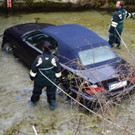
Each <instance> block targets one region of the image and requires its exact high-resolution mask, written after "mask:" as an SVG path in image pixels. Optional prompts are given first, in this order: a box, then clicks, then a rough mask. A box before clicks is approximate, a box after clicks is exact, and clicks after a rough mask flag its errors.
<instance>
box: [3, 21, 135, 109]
mask: <svg viewBox="0 0 135 135" xmlns="http://www.w3.org/2000/svg"><path fill="white" fill-rule="evenodd" d="M44 41H49V42H50V43H51V44H52V45H53V49H52V53H53V54H54V55H56V56H57V57H58V58H59V62H60V64H61V67H62V80H61V84H62V85H63V87H64V90H65V91H66V92H68V93H69V94H70V95H71V96H72V97H73V98H77V96H79V100H80V101H81V103H83V104H85V103H86V104H87V106H89V104H91V102H97V101H98V100H99V99H110V98H118V97H123V96H124V95H127V94H129V93H130V92H131V91H133V89H134V87H135V69H134V67H133V66H132V65H130V64H129V63H128V62H126V61H125V60H124V59H122V58H121V57H119V56H118V54H117V53H116V52H114V51H113V50H112V48H111V46H110V45H109V44H108V42H107V41H106V40H104V39H103V38H101V37H100V36H99V35H97V34H96V33H95V32H93V31H91V30H89V29H87V28H85V27H83V26H80V25H77V24H65V25H58V26H56V25H52V24H46V23H26V24H19V25H16V26H13V27H10V28H7V29H6V30H5V31H4V34H3V41H2V50H3V51H5V52H9V53H10V52H11V53H13V54H14V55H15V57H18V58H20V59H21V60H22V61H23V62H24V63H25V64H26V65H27V66H28V67H31V65H32V63H33V61H34V60H35V58H36V56H37V55H39V54H41V53H43V52H42V44H43V42H44Z"/></svg>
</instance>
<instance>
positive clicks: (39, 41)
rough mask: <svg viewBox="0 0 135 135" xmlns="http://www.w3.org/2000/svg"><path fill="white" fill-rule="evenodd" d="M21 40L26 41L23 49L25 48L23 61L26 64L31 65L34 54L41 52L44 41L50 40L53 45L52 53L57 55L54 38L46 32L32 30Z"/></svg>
mask: <svg viewBox="0 0 135 135" xmlns="http://www.w3.org/2000/svg"><path fill="white" fill-rule="evenodd" d="M23 41H24V42H25V43H26V45H25V46H24V48H23V49H24V50H25V63H26V64H27V65H28V66H31V65H32V63H33V61H34V60H35V58H36V56H37V55H39V54H41V53H42V46H43V43H44V41H48V42H50V43H51V44H52V46H53V50H52V53H53V54H55V55H58V49H57V47H58V46H57V42H56V40H55V39H53V38H52V37H50V36H49V35H47V34H44V33H41V32H34V33H32V34H30V35H27V36H25V37H23Z"/></svg>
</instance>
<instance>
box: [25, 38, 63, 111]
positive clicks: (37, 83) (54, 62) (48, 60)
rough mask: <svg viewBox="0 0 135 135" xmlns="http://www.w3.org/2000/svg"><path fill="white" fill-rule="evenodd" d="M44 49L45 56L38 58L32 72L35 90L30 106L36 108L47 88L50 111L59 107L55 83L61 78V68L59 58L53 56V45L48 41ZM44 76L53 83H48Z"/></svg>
mask: <svg viewBox="0 0 135 135" xmlns="http://www.w3.org/2000/svg"><path fill="white" fill-rule="evenodd" d="M42 49H43V54H41V55H38V56H37V57H36V59H35V61H34V62H33V64H32V69H31V70H30V79H31V80H32V81H34V89H33V93H32V96H31V100H30V101H29V102H28V104H29V105H30V106H32V107H34V106H35V105H36V103H37V101H38V100H39V98H40V95H41V94H42V89H43V88H44V87H46V88H47V89H46V92H47V101H48V103H49V107H50V110H55V109H56V107H57V104H56V87H55V86H54V84H53V83H55V82H56V78H60V77H61V67H60V64H59V61H58V58H57V57H56V56H54V55H52V54H51V49H52V45H51V44H50V43H49V42H48V41H45V42H44V43H43V48H42ZM44 75H45V76H47V77H48V78H49V79H50V80H51V81H52V82H53V83H51V82H50V81H48V80H47V79H46V78H45V77H44Z"/></svg>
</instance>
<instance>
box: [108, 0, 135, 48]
mask: <svg viewBox="0 0 135 135" xmlns="http://www.w3.org/2000/svg"><path fill="white" fill-rule="evenodd" d="M123 6H124V2H123V0H119V1H117V3H116V8H117V11H116V12H115V13H114V16H113V19H112V21H111V24H110V27H109V35H110V36H109V41H108V43H109V44H110V45H111V47H114V44H117V48H119V49H120V41H121V38H120V37H121V34H122V31H123V21H124V19H125V18H132V17H133V16H134V15H135V12H134V13H128V12H127V11H126V10H125V9H124V8H123Z"/></svg>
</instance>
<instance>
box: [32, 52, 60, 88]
mask: <svg viewBox="0 0 135 135" xmlns="http://www.w3.org/2000/svg"><path fill="white" fill-rule="evenodd" d="M41 72H42V73H43V74H44V75H45V76H47V77H48V78H49V79H50V80H51V81H53V82H55V78H56V77H57V78H59V77H60V76H61V67H60V64H59V61H58V59H57V57H56V56H54V55H52V54H48V53H43V54H41V55H38V56H37V57H36V59H35V61H34V62H33V64H32V68H31V70H30V78H31V80H34V81H35V82H37V83H41V84H45V85H52V84H51V83H50V82H49V81H48V80H47V79H46V78H45V77H44V76H43V74H41Z"/></svg>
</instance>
